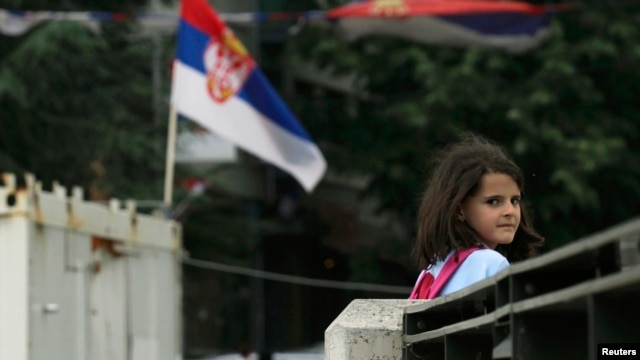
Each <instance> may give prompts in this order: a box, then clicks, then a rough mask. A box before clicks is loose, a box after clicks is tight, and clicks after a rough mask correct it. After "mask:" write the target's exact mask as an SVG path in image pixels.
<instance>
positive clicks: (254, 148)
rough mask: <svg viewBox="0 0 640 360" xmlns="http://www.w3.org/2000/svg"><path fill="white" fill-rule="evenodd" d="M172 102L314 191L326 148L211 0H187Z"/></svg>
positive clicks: (184, 3)
mask: <svg viewBox="0 0 640 360" xmlns="http://www.w3.org/2000/svg"><path fill="white" fill-rule="evenodd" d="M171 101H172V103H173V105H174V106H175V107H176V110H177V112H178V113H180V114H182V115H184V116H186V117H188V118H190V119H192V120H194V121H196V122H198V123H200V124H201V125H202V126H204V127H205V128H207V129H209V130H211V131H212V132H214V133H216V134H218V135H220V136H222V137H223V138H226V139H227V140H229V141H230V142H232V143H234V144H235V145H237V146H238V147H239V148H241V149H243V150H245V151H247V152H249V153H251V154H253V155H255V156H257V157H259V158H261V159H262V160H264V161H266V162H269V163H271V164H273V165H275V166H277V167H279V168H281V169H282V170H284V171H286V172H288V173H290V174H291V175H292V176H293V177H294V178H295V179H296V180H298V182H299V183H300V184H301V185H302V186H303V188H304V189H305V190H306V191H312V190H313V189H314V187H315V186H316V185H317V183H318V182H319V181H320V179H321V178H322V176H323V175H324V172H325V170H326V167H327V165H326V162H325V159H324V157H323V156H322V153H321V152H320V150H319V149H318V147H317V146H316V145H315V143H314V142H313V140H312V139H311V137H310V136H309V134H308V133H307V132H306V130H305V129H304V128H303V126H302V125H301V124H300V123H299V122H298V120H297V119H296V118H295V116H294V115H293V114H292V113H291V111H290V110H289V109H288V108H287V106H286V105H285V103H284V102H283V101H282V99H281V98H280V97H279V95H278V94H277V93H276V92H275V90H274V89H273V87H272V86H271V84H270V83H269V81H268V80H267V78H266V77H265V75H264V74H263V73H262V72H261V71H260V69H259V68H258V66H257V65H256V63H255V61H254V60H253V59H252V58H251V56H250V55H249V53H248V52H247V50H246V49H245V47H244V46H243V45H242V43H241V42H240V41H239V40H238V38H237V37H236V36H235V35H234V34H233V32H232V31H231V29H230V28H229V27H227V25H226V24H225V23H224V22H223V21H222V19H220V17H219V16H218V14H216V12H215V11H214V10H213V9H212V8H211V7H210V6H209V5H208V4H207V2H206V0H182V3H181V9H180V22H179V25H178V44H177V56H176V60H175V61H174V65H173V80H172V89H171Z"/></svg>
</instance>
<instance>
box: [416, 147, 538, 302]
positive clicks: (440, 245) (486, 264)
mask: <svg viewBox="0 0 640 360" xmlns="http://www.w3.org/2000/svg"><path fill="white" fill-rule="evenodd" d="M434 159H435V167H434V171H433V173H432V175H431V178H430V181H429V182H428V183H427V188H426V190H425V192H424V195H423V197H422V201H421V204H420V209H419V211H418V235H417V239H416V243H415V247H414V252H415V253H416V255H417V256H418V258H419V264H420V266H421V267H422V268H423V269H425V270H422V272H421V273H420V276H419V277H418V280H417V281H416V285H415V287H414V289H413V291H412V292H411V295H410V297H409V298H410V299H432V298H434V297H436V296H440V295H446V294H449V293H452V292H454V291H457V290H460V289H462V288H464V287H466V286H469V285H471V284H473V283H475V282H477V281H480V280H483V279H485V278H488V277H491V276H493V275H495V274H496V273H498V272H500V271H501V270H502V269H504V268H505V267H507V266H508V265H509V261H518V260H523V259H527V258H529V257H531V256H533V255H534V254H535V250H536V248H537V247H539V246H542V243H543V242H544V239H543V238H542V237H541V236H540V235H538V233H537V232H536V231H535V230H534V229H533V227H532V226H531V224H530V220H529V219H528V217H527V214H526V211H525V210H526V209H525V208H524V206H523V204H521V200H522V196H523V195H522V193H523V187H524V178H523V176H522V171H521V170H520V168H518V166H517V165H516V164H515V163H514V162H513V161H512V160H511V159H510V158H509V157H508V156H507V155H506V153H505V152H504V151H503V150H502V148H500V147H499V146H498V145H496V144H494V143H491V142H489V141H488V140H486V139H484V138H482V137H480V136H470V137H468V138H466V139H464V140H463V141H461V142H460V143H457V144H454V145H452V146H449V147H448V148H445V149H444V152H443V153H442V154H437V156H435V157H434ZM438 275H441V276H440V278H439V276H438Z"/></svg>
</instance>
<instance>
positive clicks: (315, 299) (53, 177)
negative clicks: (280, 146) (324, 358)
mask: <svg viewBox="0 0 640 360" xmlns="http://www.w3.org/2000/svg"><path fill="white" fill-rule="evenodd" d="M209 3H210V4H211V5H213V6H214V7H215V9H216V10H217V11H218V12H220V13H236V12H238V13H242V12H264V13H273V12H287V13H295V12H309V11H313V10H319V11H324V10H328V9H331V8H334V7H336V6H339V5H342V4H344V3H346V1H339V0H333V1H332V0H295V1H294V0H291V1H287V0H226V1H225V0H210V1H209ZM531 3H533V4H543V3H546V2H545V1H541V0H533V1H531ZM575 4H576V5H577V6H576V8H575V9H573V10H571V11H565V12H560V13H557V14H555V16H554V18H553V20H552V29H553V33H552V35H551V37H550V38H549V39H547V40H546V41H544V42H543V43H542V44H541V45H540V46H538V47H536V48H535V49H532V50H530V51H528V52H526V53H522V54H512V53H508V52H505V51H501V50H498V49H485V48H457V47H448V46H437V45H428V44H421V43H418V42H415V41H411V40H403V39H401V38H392V37H384V36H371V37H365V38H362V39H359V40H357V41H351V42H348V41H346V40H345V39H344V38H343V37H342V36H341V34H339V33H338V32H336V29H335V28H334V27H332V26H330V24H329V23H326V22H325V23H323V22H315V23H314V22H306V21H300V20H296V19H294V18H288V19H286V18H285V19H283V20H279V21H267V22H245V23H231V22H230V23H229V25H230V26H231V27H232V28H233V30H234V32H235V33H236V35H237V36H238V37H239V38H240V40H241V41H242V42H243V43H244V44H245V46H246V47H247V48H248V50H249V52H250V53H251V55H252V56H253V58H254V59H255V60H256V62H257V63H258V64H259V66H260V67H261V68H262V70H263V71H264V72H265V74H266V75H267V77H268V78H269V80H270V81H271V83H272V84H273V85H274V87H275V88H276V89H277V90H278V92H279V93H280V94H281V96H282V97H283V99H284V101H285V102H286V103H287V105H288V106H289V107H290V108H291V110H292V111H293V112H294V114H295V115H296V116H297V117H298V119H299V120H300V122H301V123H302V124H303V126H304V127H305V128H306V129H307V131H308V133H309V134H310V135H311V137H312V138H313V139H314V140H315V142H316V143H317V144H318V146H319V147H320V149H321V150H322V152H323V154H324V156H325V157H326V159H327V163H328V166H329V168H328V170H327V173H326V174H325V176H324V178H323V180H322V181H321V183H320V184H319V185H318V186H317V187H316V188H315V190H314V191H313V192H311V193H306V192H305V191H304V190H303V189H302V188H301V187H300V185H299V184H298V183H297V182H296V181H295V180H294V179H293V178H292V177H290V176H289V175H288V174H286V173H284V172H282V171H280V170H279V169H277V168H275V167H273V166H271V165H269V164H267V163H265V162H262V161H260V160H258V159H257V158H255V157H253V156H251V155H249V154H247V153H245V152H243V151H242V150H239V149H235V148H234V147H233V146H232V145H229V144H224V141H221V140H220V139H217V140H214V141H216V142H217V144H218V146H220V147H221V150H220V153H219V156H217V157H215V156H214V158H213V159H211V158H209V159H205V160H203V159H198V160H193V159H189V158H185V159H180V158H179V159H178V162H177V163H176V176H175V192H174V197H173V203H174V205H175V206H174V207H173V208H172V209H171V211H170V212H169V215H170V216H172V217H173V218H175V219H176V220H177V221H179V222H180V223H181V224H182V225H183V243H184V250H185V254H186V255H188V257H189V259H197V260H198V261H191V262H189V261H185V263H184V265H183V269H182V271H183V276H182V284H183V349H184V356H185V358H188V359H189V358H193V359H196V358H204V357H211V356H214V355H216V354H222V353H235V352H241V351H247V352H255V353H262V354H265V355H266V354H275V353H283V352H287V351H295V350H296V349H308V348H311V349H316V350H311V352H314V351H315V352H318V351H317V349H318V346H319V345H318V344H320V347H319V349H321V343H322V341H323V337H324V330H325V329H326V327H327V326H328V325H329V324H330V323H331V321H333V319H335V318H336V317H337V316H338V314H339V313H340V312H341V311H342V309H344V307H345V306H346V305H347V304H349V303H350V302H351V301H352V300H353V299H356V298H406V297H407V296H408V291H409V290H407V291H406V292H403V289H404V288H410V287H411V286H412V285H413V282H414V281H415V277H416V275H417V272H418V269H417V266H416V265H417V264H416V261H415V259H414V258H413V257H412V255H411V247H412V244H413V237H414V227H415V226H414V221H415V211H416V207H417V204H418V200H419V197H420V195H421V190H422V186H423V183H424V181H425V179H426V172H425V171H426V167H425V166H426V162H427V160H428V158H429V156H430V155H431V153H432V152H433V150H435V149H438V148H440V147H441V146H443V145H445V144H447V143H450V142H452V141H455V140H457V139H459V138H460V137H461V136H462V135H463V134H464V133H465V132H469V131H471V132H475V133H479V134H482V135H485V136H486V137H488V138H490V139H493V140H495V141H497V142H498V143H499V144H501V145H502V146H504V147H505V148H506V149H507V150H508V151H509V152H510V153H511V154H512V155H513V157H514V159H515V160H516V162H517V163H518V164H519V165H520V166H521V168H522V169H523V171H524V174H525V200H526V201H527V202H528V203H529V205H530V207H531V209H532V210H533V217H534V223H535V226H536V228H537V229H538V231H539V232H540V233H541V234H543V236H545V238H546V245H545V247H544V249H543V250H542V251H543V252H547V251H550V250H553V249H555V248H558V247H561V246H563V245H565V244H567V243H569V242H571V241H574V240H576V239H579V238H580V237H582V236H585V235H587V234H590V233H593V232H596V231H598V230H601V229H604V228H606V227H609V226H612V225H614V224H617V223H619V222H621V221H624V220H627V219H629V218H631V217H634V216H636V215H638V214H639V213H640V166H638V164H640V151H639V150H640V133H639V132H640V105H638V104H639V101H638V100H639V99H638V83H640V67H639V66H638V64H639V63H640V3H638V2H636V1H624V0H616V1H606V0H605V1H603V0H583V1H579V2H576V3H575ZM177 6H178V3H177V2H176V1H172V0H66V1H50V0H4V1H3V2H2V5H1V8H3V9H8V10H30V11H96V12H97V11H101V12H106V13H111V14H114V13H117V14H120V15H121V16H112V17H110V18H109V21H101V22H99V23H91V24H87V23H83V22H79V21H71V20H60V21H42V22H38V23H35V24H34V25H33V26H32V27H30V28H29V29H25V31H22V32H14V33H11V34H9V33H8V32H7V31H6V29H5V31H4V32H3V33H2V34H0V170H1V171H8V172H13V173H16V174H23V173H25V172H30V173H33V174H35V175H36V176H37V177H38V178H39V179H40V180H42V182H43V184H45V187H46V186H47V184H51V183H52V182H53V181H58V182H60V183H61V184H64V185H67V186H74V185H79V186H83V187H84V188H85V189H86V192H85V193H86V197H87V199H88V200H92V201H99V202H106V201H107V200H108V199H110V198H112V197H116V198H120V199H135V200H137V201H138V208H139V209H141V211H145V212H149V213H151V212H154V211H157V210H158V209H159V208H161V206H162V194H163V181H164V173H165V154H166V143H167V124H168V120H167V119H168V116H169V105H168V103H169V101H168V100H169V93H170V86H171V73H170V69H171V61H172V59H173V56H174V52H175V40H176V34H175V31H176V27H175V21H174V22H169V25H166V24H167V23H166V22H160V24H144V23H142V22H141V21H138V20H137V18H136V17H135V16H133V15H132V14H136V13H138V12H146V13H148V14H156V15H158V17H159V18H162V17H163V16H166V17H171V16H173V17H175V16H177ZM179 128H180V129H181V131H193V129H194V124H193V123H191V122H190V121H189V120H188V119H182V120H181V121H180V124H179ZM165 210H166V209H165ZM278 275H288V277H287V276H280V277H279V276H278ZM318 279H321V280H330V281H326V282H317V281H316V280H318ZM340 284H343V285H340ZM353 284H371V285H372V286H369V287H367V286H352V285H353ZM373 285H386V286H388V287H387V288H385V287H376V286H373ZM385 289H387V290H385ZM320 352H321V350H320Z"/></svg>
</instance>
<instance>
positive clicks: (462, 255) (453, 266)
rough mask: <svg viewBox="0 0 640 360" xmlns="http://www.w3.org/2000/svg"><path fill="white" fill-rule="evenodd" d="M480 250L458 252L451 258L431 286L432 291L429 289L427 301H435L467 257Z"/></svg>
mask: <svg viewBox="0 0 640 360" xmlns="http://www.w3.org/2000/svg"><path fill="white" fill-rule="evenodd" d="M478 249H480V247H478V246H476V247H472V248H469V249H464V250H460V251H456V252H454V253H453V254H451V256H449V258H448V259H447V262H445V263H444V266H443V267H442V269H441V270H440V272H439V273H438V276H436V278H435V280H434V281H433V284H431V289H429V293H428V295H427V297H426V298H427V299H433V298H435V297H436V296H438V294H439V293H440V290H442V288H443V287H444V286H445V285H446V283H447V281H449V279H450V278H451V276H452V275H453V274H454V273H455V272H456V270H457V269H458V267H459V266H460V264H462V262H463V261H464V260H465V259H466V258H467V256H469V255H471V253H472V252H474V251H476V250H478Z"/></svg>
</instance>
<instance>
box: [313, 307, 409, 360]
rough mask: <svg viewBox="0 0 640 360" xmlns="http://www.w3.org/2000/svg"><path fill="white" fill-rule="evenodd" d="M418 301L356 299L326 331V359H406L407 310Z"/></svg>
mask: <svg viewBox="0 0 640 360" xmlns="http://www.w3.org/2000/svg"><path fill="white" fill-rule="evenodd" d="M419 302H420V301H419V300H418V301H416V300H404V299H402V300H399V299H356V300H353V301H352V302H351V303H350V304H349V305H348V306H347V307H346V308H345V309H344V310H343V311H342V313H340V315H339V316H338V317H337V318H336V319H335V320H334V321H333V322H332V323H331V325H329V327H328V328H327V330H326V331H325V334H324V338H325V348H324V355H325V360H347V359H388V360H392V359H398V360H399V359H402V326H403V320H402V317H403V309H404V308H405V307H407V306H409V305H413V304H416V303H419Z"/></svg>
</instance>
